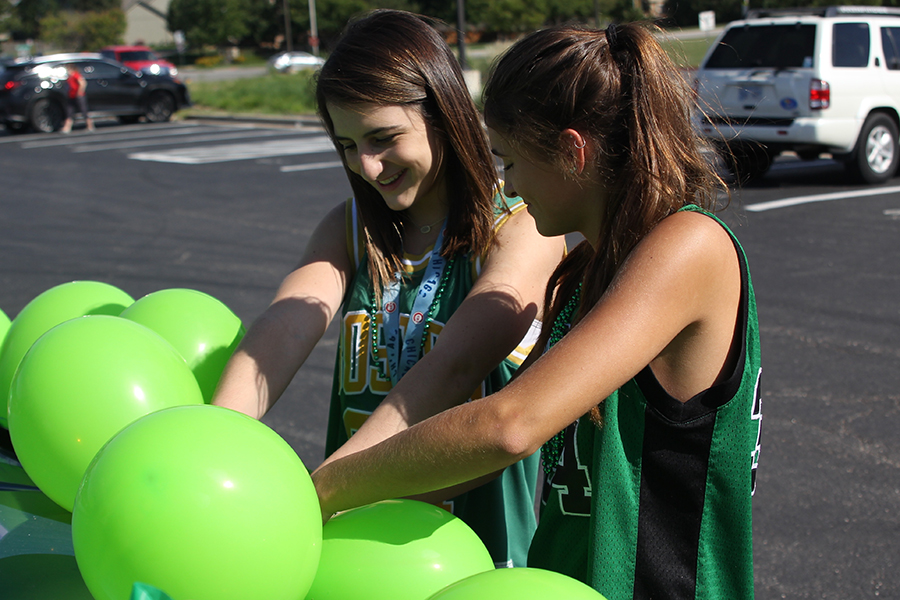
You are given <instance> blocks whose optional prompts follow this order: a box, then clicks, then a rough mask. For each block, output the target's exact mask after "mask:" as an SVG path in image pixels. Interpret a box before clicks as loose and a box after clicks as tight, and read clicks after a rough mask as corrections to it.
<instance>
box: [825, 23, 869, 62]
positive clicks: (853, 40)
mask: <svg viewBox="0 0 900 600" xmlns="http://www.w3.org/2000/svg"><path fill="white" fill-rule="evenodd" d="M832 37H833V43H832V46H831V64H832V65H834V66H835V67H866V66H868V65H869V24H868V23H835V24H834V28H833V29H832Z"/></svg>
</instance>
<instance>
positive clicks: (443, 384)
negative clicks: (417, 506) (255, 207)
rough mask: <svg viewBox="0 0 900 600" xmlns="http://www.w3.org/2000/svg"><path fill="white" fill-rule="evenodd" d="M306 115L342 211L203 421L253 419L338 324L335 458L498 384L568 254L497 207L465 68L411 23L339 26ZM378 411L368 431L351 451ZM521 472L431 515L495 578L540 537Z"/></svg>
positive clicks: (332, 422)
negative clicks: (228, 412)
mask: <svg viewBox="0 0 900 600" xmlns="http://www.w3.org/2000/svg"><path fill="white" fill-rule="evenodd" d="M317 99H318V108H319V113H320V116H321V118H322V121H323V123H324V124H325V128H326V130H327V132H328V134H329V136H330V137H331V138H332V140H333V141H334V143H335V146H336V148H337V150H338V152H339V154H340V155H341V158H342V159H343V162H344V165H345V168H346V172H347V176H348V177H349V179H350V182H351V186H352V188H353V192H354V197H353V198H352V199H350V200H348V201H347V202H345V203H342V204H340V205H339V206H337V207H335V208H334V209H333V210H332V211H331V213H330V214H329V215H328V216H327V217H325V219H324V221H323V222H322V223H321V224H320V225H319V226H318V228H317V229H316V231H315V232H314V234H313V236H312V238H311V240H310V242H309V245H308V247H307V249H306V252H305V254H304V256H303V259H302V260H301V262H300V265H299V266H298V267H297V269H296V270H295V271H293V272H292V273H290V274H289V275H288V276H287V277H286V278H285V280H284V282H283V283H282V285H281V287H280V289H279V290H278V292H277V294H276V296H275V299H274V301H273V302H272V304H271V306H270V307H269V308H268V309H267V310H266V311H265V312H264V313H263V314H262V315H261V316H260V317H259V318H258V319H257V320H256V322H255V323H254V324H253V326H252V327H251V328H250V329H249V331H248V332H247V335H246V336H245V337H244V339H243V341H242V343H241V346H240V347H239V348H238V350H237V351H236V353H235V356H234V357H233V358H232V360H231V361H230V363H229V365H228V367H227V368H226V371H225V373H224V374H223V377H222V380H221V383H220V385H219V388H218V390H217V392H216V396H215V398H214V403H215V404H218V405H222V406H228V407H231V408H235V409H237V410H240V411H242V412H245V413H246V414H249V415H250V416H252V417H254V418H261V417H262V416H263V414H265V412H266V411H267V410H268V409H269V408H270V407H271V406H272V404H273V403H274V402H275V401H276V399H277V398H278V397H279V396H280V395H281V394H282V392H283V391H284V389H285V388H286V387H287V385H288V383H289V382H290V381H291V379H292V377H293V376H294V374H295V373H296V371H297V369H298V368H299V367H300V366H301V365H302V364H303V362H304V361H305V360H306V358H307V356H308V355H309V353H310V352H311V350H312V348H313V347H314V346H315V344H316V343H317V342H318V340H319V338H320V337H321V336H322V334H323V333H324V332H325V329H326V327H327V326H328V323H329V321H330V320H331V318H332V316H333V315H335V314H336V313H338V312H340V320H341V329H340V334H339V336H340V337H339V340H338V346H339V348H338V357H337V364H336V367H335V379H334V386H333V389H332V399H331V408H330V413H329V423H328V432H327V439H326V454H331V453H333V452H335V451H337V450H338V449H339V448H340V447H341V446H342V445H343V444H345V443H347V447H346V448H344V449H342V450H341V452H342V453H346V452H350V451H352V450H353V449H355V448H360V447H365V446H366V445H371V444H372V443H374V442H376V441H380V440H381V439H383V438H385V437H387V436H389V435H390V434H391V433H393V432H394V431H396V430H397V429H399V426H398V425H397V423H400V422H403V423H405V422H407V420H412V421H416V420H422V419H424V418H426V417H428V416H431V415H434V414H436V413H438V412H440V411H441V410H444V409H446V408H449V407H452V406H455V405H458V404H462V403H464V402H466V401H468V400H470V399H471V400H474V399H478V398H481V397H483V396H485V395H488V394H490V393H492V392H494V391H497V390H498V389H500V387H502V386H503V385H504V384H505V383H506V382H507V381H509V379H510V377H511V376H512V374H513V372H514V371H515V370H516V368H517V367H518V366H519V365H520V364H521V362H522V360H524V358H525V356H527V354H528V351H529V350H530V348H531V346H532V345H533V344H534V342H535V340H536V338H537V334H538V332H539V330H540V321H539V320H538V318H539V317H540V311H541V310H542V309H541V303H542V291H543V288H544V286H545V285H546V282H547V279H548V277H549V275H550V273H551V272H552V271H553V268H554V267H555V266H556V264H558V262H559V260H560V258H561V257H562V256H563V250H564V243H563V240H562V239H561V238H557V239H552V240H548V239H547V238H545V237H542V236H541V235H539V234H538V232H537V230H536V228H535V224H534V220H533V219H532V218H531V217H530V216H529V215H528V213H527V211H525V210H524V205H523V204H522V203H521V201H519V200H513V199H509V198H506V197H504V196H503V195H502V194H501V193H500V192H499V190H500V182H499V179H498V174H497V169H496V166H495V161H494V159H493V157H492V156H491V154H490V150H489V146H488V141H487V136H486V133H485V130H484V127H483V125H482V122H481V120H480V117H479V115H478V112H477V109H476V108H475V105H474V103H473V101H472V99H471V96H470V95H469V92H468V90H467V88H466V85H465V82H464V79H463V75H462V71H461V69H460V67H459V63H458V61H457V60H456V58H455V57H454V56H453V54H452V52H451V51H450V49H449V48H448V47H447V44H446V43H445V42H444V41H443V39H442V38H441V37H440V36H439V34H438V33H437V32H436V30H435V29H434V28H433V27H432V26H431V25H429V24H428V23H426V22H425V21H424V20H423V19H422V18H420V17H419V16H417V15H413V14H410V13H406V12H400V11H392V10H380V11H375V12H373V13H371V14H369V15H366V16H365V17H363V18H361V19H360V20H358V21H355V22H353V23H351V24H350V25H349V27H348V29H347V31H346V32H345V34H344V36H343V37H342V39H341V41H340V42H339V44H338V45H337V47H336V48H335V49H334V51H333V53H332V54H331V56H330V57H329V58H328V60H327V61H326V63H325V64H324V65H323V67H322V69H321V71H320V73H319V74H318V79H317ZM379 405H382V406H383V407H384V408H383V410H382V411H381V414H382V418H381V419H380V420H379V421H378V422H377V424H376V425H377V426H370V427H368V428H367V429H366V433H365V434H361V435H360V434H357V435H354V434H355V432H356V430H358V429H359V428H360V427H361V425H362V424H363V423H364V422H365V421H366V419H367V418H368V416H369V415H370V414H371V413H372V411H373V410H375V408H376V407H377V406H379ZM351 436H352V437H351ZM524 458H525V460H523V461H521V462H517V463H516V464H514V465H511V466H510V468H508V469H506V470H505V471H504V474H503V475H502V476H501V477H500V478H498V479H496V480H493V481H490V482H488V483H487V484H486V485H483V486H480V487H477V488H475V489H471V490H469V491H468V492H466V493H462V494H461V495H455V494H451V493H449V492H448V493H447V494H444V495H442V496H440V497H438V498H437V500H439V501H441V505H442V506H444V507H446V508H447V509H448V510H451V511H453V512H454V514H457V515H458V516H460V517H461V518H462V519H463V520H464V521H466V522H467V523H468V524H469V525H470V526H471V527H472V528H473V529H474V530H475V531H476V533H478V534H479V535H480V536H481V538H482V540H483V541H484V542H485V545H486V546H487V547H488V549H489V550H490V552H491V554H492V556H493V558H494V560H495V562H496V563H497V564H498V566H515V565H521V564H524V562H525V557H526V553H527V548H528V543H529V541H530V539H531V535H532V532H533V531H534V527H535V517H534V510H533V497H534V488H535V485H536V483H535V482H536V479H537V471H538V464H537V460H538V459H537V457H536V456H535V457H524ZM433 500H434V498H433Z"/></svg>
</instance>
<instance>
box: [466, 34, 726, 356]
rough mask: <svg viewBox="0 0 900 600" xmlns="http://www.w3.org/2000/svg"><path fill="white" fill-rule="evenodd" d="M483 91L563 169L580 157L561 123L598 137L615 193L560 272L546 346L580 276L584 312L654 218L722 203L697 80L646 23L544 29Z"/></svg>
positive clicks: (525, 149) (519, 136)
mask: <svg viewBox="0 0 900 600" xmlns="http://www.w3.org/2000/svg"><path fill="white" fill-rule="evenodd" d="M484 98H485V118H486V120H487V123H488V125H489V126H490V127H491V128H493V129H494V130H496V131H498V132H499V133H500V134H501V135H503V137H504V138H505V139H506V140H507V141H508V142H509V143H510V144H512V145H513V146H514V147H516V148H517V150H518V151H520V152H522V153H523V154H526V155H529V156H533V157H536V158H538V159H540V160H543V161H545V162H549V163H550V164H551V165H553V166H554V167H555V168H557V169H559V170H560V172H562V173H567V172H568V167H569V166H570V162H571V153H570V152H565V151H564V150H563V144H562V140H561V134H562V131H563V130H565V129H567V128H573V129H575V130H577V131H578V132H579V133H581V134H582V136H585V137H587V138H589V139H590V140H591V142H592V143H593V145H594V148H595V149H596V150H595V156H596V157H597V158H596V167H597V169H598V171H599V173H600V177H601V179H602V181H601V183H602V184H603V186H604V188H605V190H606V192H607V198H606V201H605V202H602V203H598V206H601V207H602V208H601V209H600V210H602V211H603V212H602V215H601V216H602V219H601V231H600V235H599V239H597V240H586V241H584V242H582V243H581V244H580V245H578V246H577V247H576V248H575V249H574V250H573V251H572V252H571V253H570V254H569V255H568V256H567V257H566V258H565V259H564V260H563V261H562V262H561V263H560V265H559V266H558V267H557V269H556V271H555V272H554V274H553V275H552V276H551V278H550V281H549V283H548V286H547V292H546V298H545V302H544V307H545V308H544V316H543V320H544V323H545V327H544V328H543V331H542V333H541V338H540V340H539V342H538V344H537V345H536V346H535V351H536V352H540V351H542V350H543V348H545V347H546V344H547V342H548V340H549V337H550V332H551V329H552V324H553V323H554V321H555V319H556V318H557V316H558V315H559V313H560V311H561V309H562V307H563V306H564V305H565V303H566V302H567V301H568V299H569V298H570V297H571V296H572V295H573V294H574V293H575V290H576V288H577V286H578V284H579V283H581V284H582V290H581V299H580V305H579V308H578V312H577V315H576V316H575V319H574V321H575V322H577V321H578V320H579V319H581V318H582V317H583V316H584V315H585V314H586V313H587V312H588V311H589V310H590V309H591V308H592V307H593V306H594V304H596V303H597V301H598V300H599V299H600V297H601V296H602V295H603V293H604V292H605V291H606V289H607V288H608V287H609V285H610V283H611V282H612V280H613V278H614V277H615V274H616V272H617V271H618V270H619V268H620V267H621V265H622V263H623V261H624V260H625V258H626V257H627V256H628V254H629V253H630V252H631V251H632V250H633V249H634V247H635V246H636V245H637V244H638V242H640V240H641V239H643V237H644V236H645V235H647V233H649V232H650V230H651V229H653V227H655V226H656V225H657V224H658V223H660V222H661V221H662V220H663V219H665V218H666V217H667V216H669V215H671V214H673V213H674V212H676V211H677V210H678V209H680V208H681V207H683V206H685V205H687V204H690V203H695V204H699V205H700V206H703V207H705V208H712V206H713V205H714V202H715V198H716V191H717V190H718V189H719V188H720V187H721V186H722V185H723V184H722V181H721V179H720V178H719V177H718V176H717V175H716V173H715V170H714V169H713V167H712V165H711V163H710V161H709V160H708V159H707V158H706V156H705V155H704V154H703V152H702V145H703V144H702V142H701V140H700V138H699V136H698V135H697V134H696V132H695V130H694V128H693V127H692V124H691V109H692V104H693V95H692V91H691V89H690V87H689V85H688V84H687V82H686V81H685V80H684V78H683V77H682V76H681V74H680V73H679V71H678V69H677V68H676V67H675V66H674V64H673V63H672V62H671V60H670V59H669V57H668V56H667V54H666V53H665V51H664V50H663V49H662V48H661V47H660V45H659V44H658V43H657V42H656V40H655V38H654V36H653V34H652V33H651V32H650V31H649V30H648V28H647V27H645V26H643V25H641V24H637V23H631V24H625V25H611V26H610V27H609V28H608V29H607V30H606V31H601V30H592V29H587V28H582V27H578V26H561V27H555V28H550V29H545V30H542V31H538V32H535V33H533V34H531V35H529V36H527V37H525V38H523V39H522V40H521V41H519V42H518V43H516V44H515V45H514V46H513V47H512V48H511V49H510V50H509V51H508V52H507V53H506V54H505V55H504V56H503V57H502V58H501V60H500V61H499V62H498V63H497V64H496V66H495V67H494V70H493V72H492V73H491V76H490V78H489V80H488V83H487V86H486V88H485V92H484ZM589 242H593V244H594V245H591V243H589ZM595 246H596V250H595V249H594V247H595Z"/></svg>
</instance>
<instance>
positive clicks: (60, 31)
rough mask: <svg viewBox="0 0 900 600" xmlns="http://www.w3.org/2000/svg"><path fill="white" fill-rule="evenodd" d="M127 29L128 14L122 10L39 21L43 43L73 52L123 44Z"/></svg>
mask: <svg viewBox="0 0 900 600" xmlns="http://www.w3.org/2000/svg"><path fill="white" fill-rule="evenodd" d="M125 27H126V22H125V13H124V12H122V9H120V8H114V9H112V10H105V11H102V12H94V11H91V12H76V11H70V10H66V11H60V12H56V13H53V14H49V15H47V16H46V17H44V18H43V19H41V21H40V29H41V39H43V40H44V41H45V42H48V43H50V44H52V45H53V46H55V47H57V48H60V49H63V50H72V51H85V50H95V49H97V48H102V47H103V46H108V45H111V44H121V43H122V35H123V34H124V33H125Z"/></svg>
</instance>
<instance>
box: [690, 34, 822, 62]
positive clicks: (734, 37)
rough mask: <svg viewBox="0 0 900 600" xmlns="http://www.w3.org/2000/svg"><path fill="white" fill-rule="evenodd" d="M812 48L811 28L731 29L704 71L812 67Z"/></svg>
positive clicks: (813, 42) (813, 47)
mask: <svg viewBox="0 0 900 600" xmlns="http://www.w3.org/2000/svg"><path fill="white" fill-rule="evenodd" d="M815 44H816V26H815V25H813V24H800V23H797V24H791V25H756V26H750V25H745V26H742V27H733V28H731V29H729V30H728V31H727V32H726V33H725V36H724V37H723V38H722V41H721V42H719V45H718V46H716V49H715V50H714V51H713V53H712V55H711V56H710V57H709V60H708V61H707V63H706V68H707V69H743V68H753V67H771V68H775V69H786V68H800V67H812V66H813V56H814V50H815Z"/></svg>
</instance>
